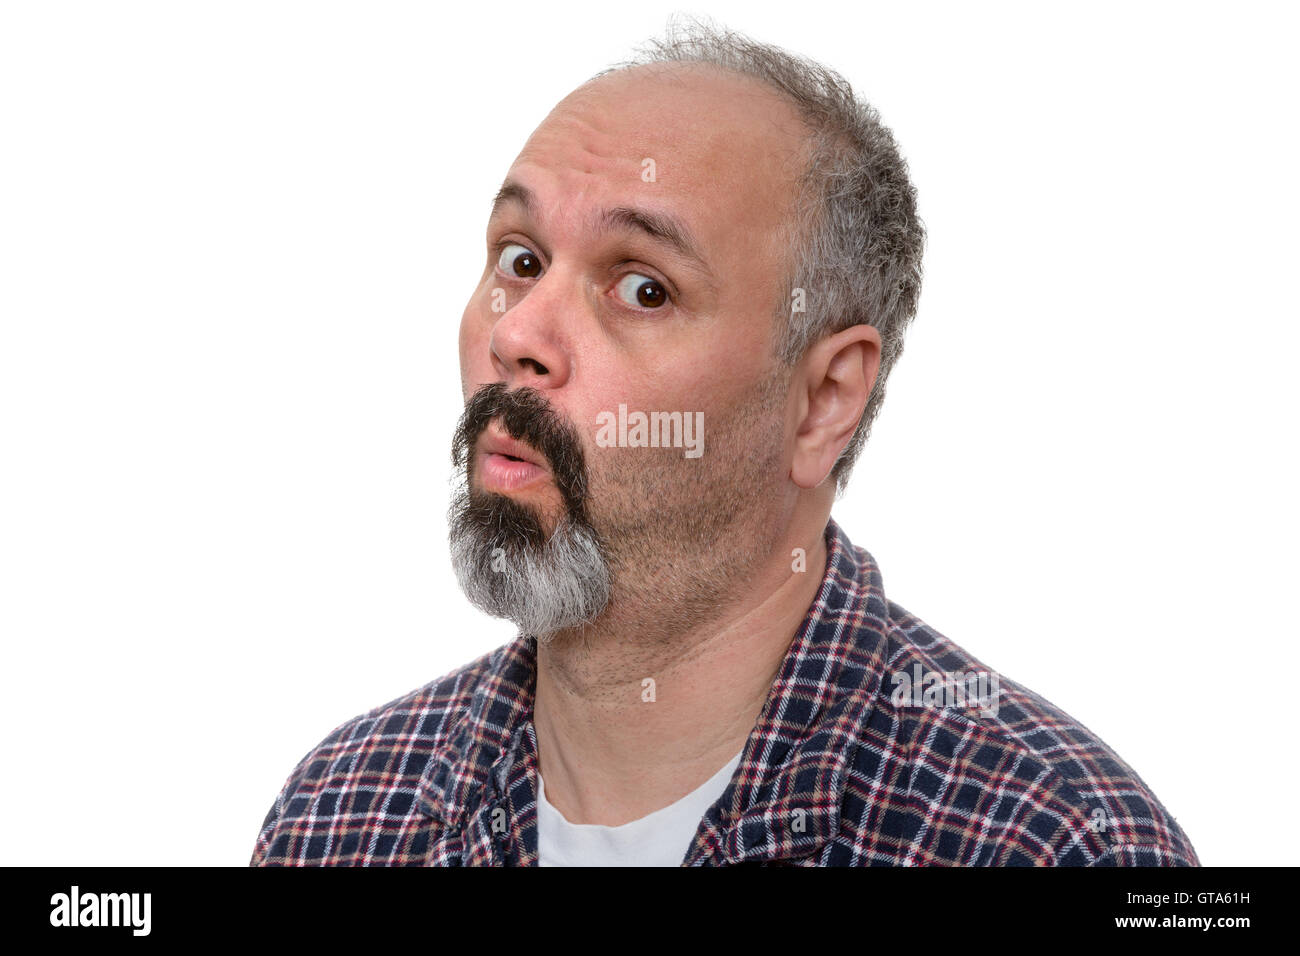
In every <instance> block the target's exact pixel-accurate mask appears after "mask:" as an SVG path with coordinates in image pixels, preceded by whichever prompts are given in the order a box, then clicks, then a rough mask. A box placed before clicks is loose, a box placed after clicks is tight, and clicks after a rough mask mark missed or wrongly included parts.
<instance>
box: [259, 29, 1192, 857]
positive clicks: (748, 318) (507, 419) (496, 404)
mask: <svg viewBox="0 0 1300 956" xmlns="http://www.w3.org/2000/svg"><path fill="white" fill-rule="evenodd" d="M923 240H924V235H923V227H922V224H921V223H920V221H919V219H918V217H917V214H916V207H915V196H914V190H913V188H912V185H911V183H910V182H909V179H908V175H907V169H906V165H905V163H904V161H903V159H902V158H901V156H900V155H899V152H898V150H897V147H896V145H895V143H894V140H893V137H892V135H891V134H890V132H889V131H888V130H887V129H886V128H884V127H883V126H882V125H881V124H880V121H879V118H878V116H877V115H876V114H875V112H874V111H873V110H871V109H870V107H867V106H865V105H864V104H861V103H860V102H859V101H857V100H856V99H855V97H854V95H853V93H852V91H851V89H850V88H849V87H848V85H847V84H846V83H844V81H843V80H842V79H841V78H840V77H838V75H836V74H834V73H832V72H831V71H829V70H826V69H824V68H822V67H819V66H817V65H815V64H811V63H809V62H807V61H803V60H799V59H796V58H794V57H791V56H789V55H788V54H786V53H784V52H782V51H780V50H777V49H775V48H771V47H767V46H763V45H760V44H757V43H754V42H752V41H750V40H748V39H746V38H744V37H740V36H737V35H735V34H731V33H726V32H719V31H717V30H714V29H712V28H708V27H700V26H698V25H695V26H693V27H692V28H690V29H689V30H688V31H687V32H686V33H684V34H678V35H674V34H670V35H669V37H668V39H667V40H666V41H663V42H660V43H658V44H657V45H655V46H653V47H652V49H651V52H650V53H649V54H647V55H645V56H643V57H642V58H641V59H640V60H637V61H633V62H631V63H626V64H621V65H620V66H619V67H616V68H614V69H612V70H607V71H605V72H604V73H602V74H599V75H598V76H597V77H595V78H594V79H593V80H591V81H589V82H588V83H587V84H585V85H583V86H581V87H580V88H578V89H577V90H576V91H574V92H573V93H572V94H571V95H570V96H568V97H567V98H566V99H564V100H563V101H562V102H561V103H560V104H559V105H558V106H557V107H556V108H555V109H554V110H553V111H552V112H551V113H550V114H549V116H547V117H546V119H545V121H544V122H543V123H542V124H541V125H540V126H539V127H538V128H537V129H536V130H535V131H534V133H533V135H532V136H531V137H530V139H529V140H528V142H527V143H526V144H525V146H524V148H523V151H522V152H521V153H520V154H519V156H518V158H517V159H516V160H515V162H514V164H513V165H512V166H511V168H510V170H509V171H508V173H507V175H506V178H505V180H504V182H503V184H502V187H501V189H500V190H499V192H498V194H497V196H496V199H495V203H494V205H493V208H492V213H491V217H490V219H489V222H488V230H487V256H486V262H485V268H484V272H483V276H482V278H481V280H480V282H479V284H478V287H477V288H476V289H475V290H474V293H473V295H472V296H471V298H470V302H469V305H468V306H467V308H466V310H465V313H464V316H463V318H462V321H461V328H460V359H461V370H462V390H463V393H464V397H465V400H466V408H465V413H464V416H463V417H462V419H461V422H460V424H459V427H458V429H457V432H456V435H455V441H454V449H453V460H454V462H455V464H456V466H457V467H458V469H459V473H460V474H461V476H462V477H463V479H464V481H463V485H462V487H461V488H460V490H459V492H458V494H457V497H456V500H455V502H454V503H453V505H452V509H451V514H450V535H451V546H452V555H453V561H454V565H455V568H456V573H457V576H458V578H459V580H460V583H461V585H462V587H463V589H464V590H465V592H466V594H467V595H468V596H469V598H470V599H471V600H472V601H473V602H474V603H475V604H477V605H478V606H479V607H481V608H483V609H484V610H486V611H488V612H489V613H491V614H494V615H497V616H501V617H505V618H508V619H510V620H512V621H514V622H515V623H517V624H518V626H519V629H520V634H519V636H518V637H517V638H516V639H515V640H514V641H512V642H511V643H509V644H507V645H505V646H504V647H501V648H499V649H497V650H496V651H494V652H492V653H490V654H488V655H485V656H484V657H481V658H480V659H478V660H476V661H474V662H472V663H470V664H468V665H466V666H464V667H462V668H460V669H459V670H457V671H454V672H453V673H451V674H448V675H446V676H445V677H442V678H440V679H438V680H436V681H433V682H432V683H430V684H428V685H426V686H424V687H422V688H420V689H419V690H416V691H414V692H413V693H411V694H408V695H407V696H405V697H402V698H401V699H399V700H396V701H393V702H391V703H389V704H386V705H384V706H382V707H379V708H377V709H375V710H372V711H370V712H368V713H366V714H364V715H361V716H359V717H357V718H355V719H354V720H351V721H349V722H348V723H346V724H344V725H342V726H341V727H339V728H338V729H337V730H335V731H334V732H333V733H332V734H331V735H330V736H329V737H327V738H326V739H325V740H324V741H323V742H322V743H321V744H320V745H319V746H318V747H316V748H315V749H314V750H312V751H311V753H309V754H308V755H307V756H306V757H305V758H304V759H303V760H302V762H301V763H300V764H299V765H298V767H297V768H296V769H295V770H294V771H293V773H292V775H291V776H290V778H289V780H288V782H287V783H286V785H285V787H284V789H283V791H282V792H281V794H280V795H279V797H278V799H277V800H276V802H275V805H274V806H273V807H272V809H271V811H270V813H269V815H268V816H267V818H266V822H265V824H264V827H263V829H262V832H261V834H260V836H259V838H258V841H257V845H256V848H255V852H254V855H253V861H252V862H253V863H254V864H257V865H304V864H312V865H316V864H347V865H451V866H457V865H516V866H531V865H539V864H540V865H628V864H631V865H637V864H641V865H690V866H704V865H709V866H711V865H723V864H737V863H748V862H754V863H765V864H794V865H803V866H819V865H902V866H910V865H935V864H953V865H1007V864H1037V865H1191V866H1195V865H1199V861H1198V860H1197V857H1196V854H1195V851H1194V850H1193V849H1192V846H1191V844H1190V843H1189V841H1188V839H1187V837H1186V836H1185V835H1184V834H1183V832H1182V830H1181V829H1180V828H1179V826H1178V825H1177V823H1176V822H1175V821H1174V820H1173V818H1172V817H1171V816H1170V815H1169V814H1168V813H1167V811H1166V810H1165V809H1164V808H1163V806H1162V805H1161V804H1160V803H1159V801H1158V800H1157V799H1156V798H1155V796H1154V795H1152V793H1151V792H1150V791H1149V790H1148V789H1147V787H1146V786H1145V785H1144V784H1143V783H1142V781H1141V780H1140V779H1139V778H1138V777H1137V775H1136V774H1135V773H1134V772H1133V771H1132V770H1131V769H1130V768H1129V767H1128V766H1127V765H1125V764H1124V763H1123V762H1122V761H1121V760H1120V759H1119V758H1118V757H1117V756H1116V755H1115V754H1114V753H1113V752H1112V751H1110V749H1109V748H1107V747H1106V745H1105V744H1104V743H1102V742H1101V741H1100V740H1098V739H1097V738H1096V737H1095V736H1093V735H1092V734H1091V733H1090V732H1089V731H1088V730H1087V729H1086V728H1084V727H1083V726H1082V725H1080V724H1078V723H1077V722H1076V721H1074V720H1073V719H1071V718H1070V717H1069V716H1067V715H1066V714H1064V713H1062V712H1061V711H1060V710H1058V709H1057V708H1055V707H1054V706H1053V705H1052V704H1050V703H1048V702H1047V701H1045V700H1043V699H1042V698H1040V697H1038V696H1036V695H1034V694H1033V693H1031V692H1030V691H1028V690H1026V689H1025V688H1023V687H1020V686H1019V685H1017V684H1015V683H1013V682H1011V681H1009V680H1006V679H1001V678H1000V677H999V675H997V674H993V673H991V672H990V671H989V670H988V669H987V668H985V667H984V666H983V665H982V664H980V662H979V661H977V660H975V659H973V658H972V657H971V656H970V655H969V654H967V653H965V652H964V651H963V650H961V648H959V647H957V646H956V645H954V644H953V643H952V642H950V641H948V640H947V639H946V638H945V637H943V636H942V635H940V634H938V633H936V632H935V631H933V630H932V629H931V628H929V627H927V626H926V625H925V624H924V623H923V622H922V621H920V620H919V619H917V618H916V617H914V616H913V615H911V614H909V613H908V612H907V611H905V610H903V609H902V608H901V607H899V606H898V605H897V604H895V603H892V602H890V601H889V600H887V599H886V597H885V594H884V591H883V588H882V578H881V574H880V571H879V569H878V568H877V566H876V564H875V562H874V560H873V559H872V558H871V556H870V554H868V553H867V552H866V551H865V550H863V549H861V548H857V547H855V546H853V545H852V544H851V543H850V541H849V539H848V537H847V536H846V534H845V532H844V531H843V530H842V529H840V528H839V526H838V525H837V524H836V523H835V522H834V521H833V520H831V519H830V510H831V505H832V502H833V500H834V498H835V496H836V493H837V491H838V490H842V489H843V488H844V485H845V482H846V481H847V479H848V476H849V472H850V469H851V467H852V465H853V462H854V460H855V459H856V457H857V455H858V453H859V451H860V449H861V447H862V443H863V442H864V441H865V439H866V435H867V432H868V429H869V427H870V424H871V421H872V419H873V418H874V416H875V414H876V411H877V410H878V408H879V406H880V402H881V400H882V398H883V395H884V383H885V378H886V376H887V375H888V372H889V370H890V368H891V367H892V365H893V364H894V362H895V360H896V359H897V357H898V355H899V352H900V350H901V348H902V335H903V331H904V327H905V326H906V324H907V323H908V321H909V320H910V319H911V317H912V316H913V314H914V312H915V309H916V303H917V298H918V294H919V286H920V275H921V265H920V261H921V253H922V246H923Z"/></svg>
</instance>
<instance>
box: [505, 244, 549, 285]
mask: <svg viewBox="0 0 1300 956" xmlns="http://www.w3.org/2000/svg"><path fill="white" fill-rule="evenodd" d="M497 267H498V268H500V270H501V271H502V272H504V273H506V275H515V276H518V277H519V278H521V279H531V278H533V277H534V276H536V275H537V274H538V273H539V272H541V271H542V264H541V263H540V262H539V261H538V260H537V256H536V255H534V254H533V253H532V252H531V251H530V250H529V249H528V248H527V247H525V246H521V245H519V243H517V242H512V243H510V244H509V245H507V246H505V247H504V248H503V249H502V250H501V255H500V257H499V258H498V259H497Z"/></svg>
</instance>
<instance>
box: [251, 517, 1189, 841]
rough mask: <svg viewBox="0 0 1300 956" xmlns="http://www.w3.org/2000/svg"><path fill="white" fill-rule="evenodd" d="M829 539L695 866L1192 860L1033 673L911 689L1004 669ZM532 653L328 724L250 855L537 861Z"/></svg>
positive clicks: (1133, 784)
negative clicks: (962, 688) (926, 695)
mask: <svg viewBox="0 0 1300 956" xmlns="http://www.w3.org/2000/svg"><path fill="white" fill-rule="evenodd" d="M826 543H827V547H828V550H829V556H828V562H827V567H826V573H825V576H824V578H823V580H822V584H821V588H820V590H819V591H818V594H817V599H816V601H814V602H813V604H812V606H811V607H810V608H809V609H808V613H807V615H806V617H805V620H804V623H803V626H802V627H801V628H800V630H799V632H798V634H796V635H795V638H794V640H793V642H792V643H791V644H790V647H789V650H788V651H787V652H786V655H785V659H784V661H783V662H782V664H781V667H780V670H779V672H778V674H777V676H776V679H775V680H774V681H773V683H772V688H771V691H770V692H769V694H768V698H767V702H766V704H765V705H764V707H763V710H762V713H761V714H760V715H759V717H758V720H757V722H756V724H755V725H754V729H753V730H752V731H751V733H750V735H749V739H748V741H747V742H746V744H745V749H744V753H743V755H742V757H741V761H740V765H739V767H737V769H736V772H735V774H734V775H733V776H732V779H731V781H730V783H729V784H728V785H727V788H726V790H725V791H724V792H723V794H722V796H721V797H720V798H719V799H718V800H717V802H715V803H714V804H713V806H711V807H710V808H709V809H708V811H707V812H706V813H705V815H704V817H703V819H701V821H700V825H699V828H698V830H697V831H696V834H695V838H694V841H693V842H692V844H691V846H690V848H689V850H688V851H687V853H686V856H685V859H684V860H683V863H682V865H683V866H722V865H729V864H739V863H757V864H765V865H773V864H775V865H797V866H880V865H884V866H934V865H962V866H968V865H973V866H1003V865H1038V866H1199V865H1200V862H1199V860H1198V859H1197V856H1196V852H1195V850H1193V849H1192V845H1191V843H1190V842H1189V841H1188V839H1187V836H1186V835H1185V834H1184V833H1183V831H1182V829H1181V828H1180V827H1179V826H1178V824H1177V822H1175V820H1174V818H1173V817H1172V816H1171V815H1170V814H1169V813H1168V811H1166V810H1165V808H1164V807H1163V806H1162V805H1161V803H1160V801H1159V800H1157V799H1156V797H1155V795H1154V794H1152V793H1151V791H1150V790H1149V789H1148V788H1147V786H1146V785H1145V784H1144V783H1143V782H1142V780H1141V779H1140V778H1139V777H1138V775H1137V774H1136V773H1134V772H1133V770H1132V768H1130V767H1129V766H1128V765H1127V764H1125V763H1124V762H1123V761H1122V760H1121V759H1120V758H1119V757H1118V756H1116V754H1115V753H1114V752H1113V751H1111V750H1110V748H1109V747H1107V746H1106V744H1104V743H1103V742H1102V741H1101V740H1099V739H1098V738H1097V737H1096V736H1095V735H1094V734H1093V733H1092V732H1091V731H1089V730H1088V729H1087V728H1086V727H1084V726H1083V725H1082V724H1080V723H1079V722H1078V721H1076V720H1074V719H1073V718H1071V717H1070V716H1069V715H1067V714H1065V713H1063V712H1062V711H1061V710H1060V709H1058V708H1057V707H1055V706H1054V705H1052V704H1051V703H1049V702H1048V701H1046V700H1044V699H1043V698H1042V697H1039V696H1038V695H1037V694H1034V693H1033V692H1032V691H1029V690H1027V689H1026V688H1024V687H1021V686H1019V685H1018V684H1015V683H1013V682H1011V681H1009V680H1007V679H1005V678H1001V677H1000V676H999V678H998V681H997V686H998V687H999V690H1000V694H999V695H998V696H997V697H996V698H995V699H994V700H993V701H991V702H990V701H989V699H988V698H987V697H985V698H982V699H981V703H983V704H985V705H986V706H985V707H983V708H976V707H971V706H968V704H969V699H968V700H967V701H965V702H963V703H962V704H961V705H960V706H955V705H953V702H952V699H949V700H947V701H946V702H945V701H943V700H942V698H939V697H936V698H935V699H934V701H932V702H931V705H930V706H927V705H926V702H925V701H924V699H920V700H918V698H917V697H914V696H913V694H911V693H899V692H898V690H897V688H898V687H899V686H900V684H899V683H898V681H899V678H898V677H897V676H896V675H899V674H908V675H911V676H919V675H922V674H929V673H934V674H939V675H952V674H956V673H957V672H961V673H962V674H970V673H972V672H976V673H978V672H984V673H985V674H989V673H991V672H989V671H988V669H987V668H985V667H984V666H983V665H982V664H981V663H980V662H979V661H978V660H976V659H975V658H973V657H971V656H970V655H969V654H968V653H966V652H965V651H963V650H962V649H961V648H960V647H958V646H956V645H955V644H953V643H952V642H951V641H949V640H948V639H947V638H945V637H944V636H942V635H941V634H939V633H937V632H936V631H934V630H933V629H931V628H930V627H928V626H926V625H925V624H924V623H923V622H922V621H920V620H918V619H917V618H916V617H914V616H913V615H911V614H909V613H908V612H907V611H905V610H903V609H902V608H901V607H899V606H898V605H897V604H895V603H893V602H892V601H889V600H887V599H886V597H885V594H884V591H883V589H882V582H881V575H880V571H879V569H878V568H877V566H876V563H875V561H874V560H873V559H872V557H871V555H870V554H868V553H867V552H866V551H865V550H863V549H861V548H857V547H855V546H854V545H853V544H852V543H851V542H850V541H849V540H848V538H847V537H846V536H845V535H844V533H843V531H841V530H840V528H839V526H838V525H837V524H836V523H835V522H834V520H831V521H830V522H828V524H827V526H826ZM535 655H536V644H535V642H534V640H533V639H532V638H529V637H527V636H523V635H521V636H519V637H517V638H516V639H515V640H514V641H512V642H511V643H509V644H506V645H504V646H503V647H500V648H498V649H497V650H495V651H493V652H491V653H490V654H486V655H484V656H483V657H480V658H479V659H478V660H475V661H473V662H472V663H470V664H468V665H466V666H464V667H461V668H460V669H458V670H455V671H453V672H451V673H450V674H448V675H447V676H445V677H442V678H440V679H438V680H435V681H433V682H432V683H430V684H428V685H426V686H424V687H422V688H420V689H419V690H416V691H414V692H412V693H410V694H408V695H406V696H404V697H401V698H399V699H397V700H394V701H392V702H391V703H388V704H385V705H384V706H382V707H379V708H376V709H375V710H372V711H369V712H368V713H365V714H362V715H361V716H359V717H356V718H354V719H353V720H350V721H348V722H347V723H345V724H343V725H342V726H341V727H339V728H338V729H336V730H335V731H334V732H333V733H331V734H330V735H329V736H328V737H326V738H325V740H324V741H322V742H321V743H320V744H319V745H318V746H317V747H316V748H315V749H313V750H312V751H311V752H310V753H308V754H307V755H306V756H305V757H304V758H303V759H302V761H301V762H300V763H299V764H298V766H297V767H296V768H295V769H294V771H293V773H292V774H291V775H290V776H289V779H288V781H287V782H286V784H285V786H284V789H283V790H282V791H281V793H280V794H279V796H278V797H277V798H276V801H275V805H274V806H273V807H272V808H271V811H270V813H269V814H268V815H267V817H266V821H265V823H264V824H263V826H262V830H261V833H260V834H259V836H258V839H257V845H256V848H255V850H254V853H253V858H252V861H251V862H252V865H255V866H304V865H349V866H484V865H486V866H536V865H537V854H538V850H537V737H536V733H535V731H534V728H533V722H532V711H533V693H534V688H535V686H536V685H535V670H534V668H535V664H536V656H535ZM960 679H961V678H960V676H958V677H957V680H960ZM903 686H905V685H903ZM929 686H931V687H933V686H935V684H933V683H930V685H929Z"/></svg>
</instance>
